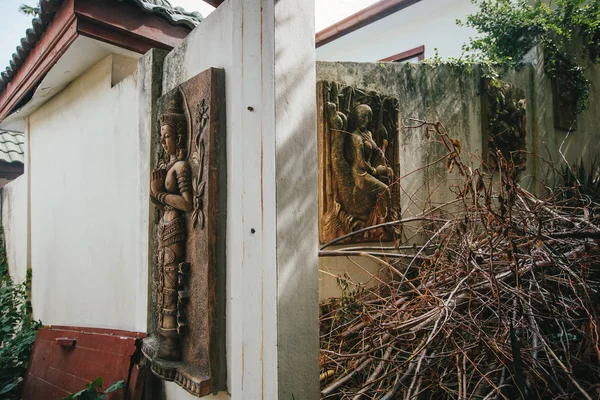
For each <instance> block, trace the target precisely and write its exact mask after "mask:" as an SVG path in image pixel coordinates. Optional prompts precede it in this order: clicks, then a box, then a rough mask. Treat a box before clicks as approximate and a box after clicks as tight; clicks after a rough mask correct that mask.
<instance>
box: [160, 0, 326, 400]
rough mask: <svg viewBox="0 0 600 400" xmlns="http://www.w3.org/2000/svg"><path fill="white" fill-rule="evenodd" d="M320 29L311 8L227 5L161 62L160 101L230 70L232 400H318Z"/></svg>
mask: <svg viewBox="0 0 600 400" xmlns="http://www.w3.org/2000/svg"><path fill="white" fill-rule="evenodd" d="M313 21H314V2H313V1H312V0H306V1H302V2H297V1H291V0H280V1H277V2H263V1H260V0H227V1H225V2H224V3H223V4H221V5H220V6H219V7H218V8H217V9H216V10H215V11H214V12H212V13H211V14H210V15H209V16H208V17H207V18H206V19H205V20H204V21H203V22H202V23H201V24H200V26H198V27H197V28H196V29H195V30H194V31H193V32H192V33H190V35H189V36H188V37H187V38H186V40H185V41H184V42H183V43H182V44H181V46H179V47H177V48H176V49H174V50H173V51H172V52H171V53H170V54H169V55H168V56H167V57H166V59H165V64H164V79H163V93H165V92H167V91H168V90H170V89H172V88H174V87H176V85H178V84H180V83H182V82H184V81H186V80H188V79H189V78H191V77H193V76H194V75H196V74H198V73H200V72H202V71H204V70H205V69H207V68H210V67H218V68H223V69H224V70H225V93H226V100H225V104H226V106H225V107H226V127H227V128H226V130H227V132H226V137H227V139H226V148H227V156H226V157H227V226H226V246H227V253H226V259H227V260H226V264H227V270H226V293H227V304H226V335H227V338H226V350H227V378H228V392H229V394H230V396H231V398H233V399H248V400H255V399H261V398H264V399H277V398H280V399H291V398H295V399H297V400H301V399H310V400H312V399H316V398H317V397H318V391H319V383H318V373H319V365H318V305H317V293H318V290H317V285H318V284H317V281H318V276H317V245H318V244H317V217H316V212H317V204H316V200H317V192H316V189H317V185H316V179H317V171H316V164H317V156H316V137H315V132H316V126H315V96H314V90H315V71H314V52H315V50H314V28H313V25H314V22H313ZM167 394H168V398H169V399H174V398H187V397H186V395H185V394H184V392H183V390H182V389H178V388H177V387H175V386H173V385H172V384H167ZM226 396H227V395H226V394H224V393H222V394H220V398H221V397H222V398H225V397H226ZM211 398H212V397H211Z"/></svg>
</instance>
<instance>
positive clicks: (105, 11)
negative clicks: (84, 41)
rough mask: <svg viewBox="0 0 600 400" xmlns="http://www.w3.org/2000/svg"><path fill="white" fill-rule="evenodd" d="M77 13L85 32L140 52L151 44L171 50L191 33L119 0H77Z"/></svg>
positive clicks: (82, 29) (79, 27)
mask: <svg viewBox="0 0 600 400" xmlns="http://www.w3.org/2000/svg"><path fill="white" fill-rule="evenodd" d="M75 15H76V16H77V30H78V32H80V33H81V34H82V35H84V36H87V37H90V38H92V39H96V40H100V41H102V42H106V43H110V44H114V45H116V46H119V47H123V48H126V49H128V50H132V51H135V52H137V53H140V54H144V53H146V52H147V51H148V50H150V49H151V48H159V49H165V50H171V49H172V48H173V47H175V46H177V45H178V44H179V43H181V41H182V40H183V39H184V38H185V37H186V36H187V35H188V33H190V29H189V28H186V27H184V26H181V25H171V24H169V23H168V22H167V21H165V19H164V18H162V17H160V16H158V15H153V14H149V13H148V12H146V11H144V10H142V9H141V8H139V7H136V6H135V5H133V4H130V3H127V2H123V1H117V0H75Z"/></svg>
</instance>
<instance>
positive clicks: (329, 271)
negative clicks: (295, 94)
mask: <svg viewBox="0 0 600 400" xmlns="http://www.w3.org/2000/svg"><path fill="white" fill-rule="evenodd" d="M418 4H420V3H418ZM538 57H541V56H540V55H538ZM535 61H536V63H534V64H532V65H527V66H525V67H524V68H522V69H520V70H517V71H503V72H502V78H501V79H503V80H505V81H506V82H509V83H512V84H514V85H515V86H517V87H519V88H521V89H523V90H524V92H525V97H526V107H527V150H528V151H529V152H531V154H530V155H528V157H527V166H526V170H525V172H524V173H523V174H522V180H521V184H522V186H523V187H525V188H526V189H529V190H531V191H534V192H538V193H541V192H543V190H544V188H545V187H546V186H547V185H552V184H553V183H558V182H560V180H561V178H560V171H561V169H562V168H565V167H566V166H567V163H569V164H572V163H574V162H575V161H577V160H579V159H583V160H584V162H585V164H586V165H587V166H590V165H591V163H592V161H593V160H594V158H596V157H597V155H598V154H600V131H598V129H597V123H596V116H597V115H598V114H599V113H600V67H599V66H590V67H589V68H588V69H587V70H586V74H587V77H588V79H589V80H590V82H591V85H592V87H591V92H590V104H591V107H590V109H589V110H587V111H586V112H584V113H582V114H581V115H579V116H578V121H577V122H578V124H577V130H575V131H570V132H568V131H564V130H561V129H557V128H555V126H554V109H553V105H552V86H551V80H550V79H549V78H548V77H547V76H546V75H545V73H544V72H543V67H542V64H541V62H542V60H535ZM317 80H318V81H321V80H327V81H334V82H338V83H342V84H344V85H349V86H355V87H357V88H360V89H364V90H367V91H370V90H373V91H376V92H379V93H381V94H384V95H389V96H394V97H396V98H398V100H399V109H400V112H399V126H401V127H403V128H402V129H401V130H400V141H399V143H400V145H399V159H400V175H401V179H400V185H401V196H400V203H401V206H402V218H410V217H413V216H415V215H416V214H418V213H419V212H421V211H422V210H423V209H424V208H426V207H435V206H438V205H440V204H442V203H445V202H447V201H451V200H453V199H455V198H456V197H457V196H456V193H457V190H456V186H457V185H461V184H464V179H462V178H461V176H460V175H459V173H458V172H457V170H456V169H455V170H454V171H453V172H452V173H448V171H447V170H446V168H445V164H444V163H443V162H439V161H438V160H440V158H441V157H443V156H444V155H445V154H446V149H445V148H444V147H443V146H442V145H441V144H440V143H439V138H436V137H435V136H429V137H428V135H427V134H426V132H425V129H424V128H410V126H414V125H418V124H419V123H420V122H419V121H427V122H436V121H440V122H441V123H442V124H444V126H445V127H446V129H447V131H448V134H449V136H450V137H451V138H453V139H457V140H459V141H460V143H461V145H462V149H463V151H462V153H461V156H462V160H463V162H465V163H466V164H467V165H470V166H471V167H472V168H477V167H480V166H481V156H482V151H483V145H484V140H487V139H486V138H484V136H483V132H482V96H481V93H482V86H481V85H482V73H481V70H480V69H479V68H478V67H474V68H473V70H472V71H471V72H467V71H465V70H460V69H456V68H452V67H449V66H440V67H436V68H434V67H431V66H428V65H423V64H420V65H415V64H409V63H356V62H343V63H336V62H318V63H317ZM534 154H535V155H538V156H534ZM436 161H437V162H436ZM405 228H406V232H405V233H407V238H408V239H409V240H408V243H407V244H409V245H410V244H411V243H412V242H415V243H422V242H423V240H426V239H427V238H424V237H421V236H419V235H417V236H414V237H412V238H411V233H412V232H414V228H418V225H413V224H407V225H405ZM372 245H375V246H377V245H378V244H377V243H373V244H372ZM357 263H358V264H359V265H360V266H357ZM319 268H320V271H321V272H320V275H319V276H320V282H319V289H320V298H321V299H326V298H328V297H331V296H339V295H340V294H341V291H340V289H339V287H338V285H337V284H336V282H335V276H341V275H342V274H343V273H348V274H349V275H350V276H352V277H353V278H354V279H356V280H357V281H358V282H360V283H364V284H368V283H369V282H374V280H373V279H372V278H371V276H370V275H369V274H370V273H371V274H372V273H373V272H377V271H379V270H380V267H378V266H376V265H374V264H373V263H371V262H368V261H365V260H364V259H362V260H361V259H358V258H353V259H351V260H350V259H346V258H345V257H324V258H320V259H319ZM365 270H366V271H368V272H366V271H365ZM332 275H334V276H332Z"/></svg>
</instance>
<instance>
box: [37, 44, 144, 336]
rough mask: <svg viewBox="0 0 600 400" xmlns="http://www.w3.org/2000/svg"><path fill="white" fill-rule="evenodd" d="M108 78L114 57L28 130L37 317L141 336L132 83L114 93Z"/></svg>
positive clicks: (72, 88)
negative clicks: (131, 332) (118, 330)
mask: <svg viewBox="0 0 600 400" xmlns="http://www.w3.org/2000/svg"><path fill="white" fill-rule="evenodd" d="M115 60H117V62H120V61H118V59H115ZM121 61H122V60H121ZM113 69H114V65H113V56H112V55H111V56H108V57H107V58H105V59H104V60H102V61H101V62H99V63H98V64H97V65H95V66H94V67H93V68H91V69H90V70H88V71H87V72H85V73H83V74H82V75H81V76H80V77H79V78H77V79H76V80H75V81H73V82H72V83H71V84H70V85H69V86H68V87H67V88H66V89H64V90H63V91H62V92H60V93H59V94H58V95H56V96H55V97H54V98H52V99H51V100H50V101H48V102H47V103H46V104H44V105H43V106H42V107H40V108H39V109H38V110H37V111H35V112H34V113H33V114H32V115H30V117H29V120H28V132H29V137H28V140H29V146H30V147H29V151H30V154H29V171H28V178H29V179H30V188H31V193H30V196H31V200H30V201H31V206H30V207H31V265H32V268H33V277H34V278H33V289H32V301H33V310H34V317H35V318H36V319H40V320H41V321H42V322H43V323H44V324H52V325H71V326H90V327H106V328H113V329H126V330H133V331H142V332H144V331H146V317H147V308H146V307H147V302H146V299H147V285H143V286H141V289H140V286H139V285H137V284H136V283H137V282H138V281H139V280H142V281H144V279H145V280H146V281H147V264H143V265H140V263H139V262H138V260H139V259H138V257H137V255H136V253H137V252H138V251H144V250H143V248H141V246H140V244H141V243H144V244H146V243H147V236H146V237H143V238H141V237H139V232H140V231H141V229H140V226H147V219H146V220H145V221H144V219H143V218H142V217H140V215H139V213H137V212H136V210H138V209H140V208H144V207H146V208H147V199H146V200H145V204H144V203H142V202H141V201H140V199H139V197H138V192H139V187H140V185H141V182H140V178H139V173H138V162H139V160H138V153H139V152H140V151H139V148H138V140H139V139H138V134H137V133H138V98H137V89H136V76H135V75H131V76H129V77H127V78H126V79H124V80H122V81H121V82H120V83H118V84H117V85H115V86H112V85H111V82H112V71H113ZM117 69H118V68H117ZM111 86H112V87H111ZM146 232H147V229H146ZM146 247H147V245H146ZM140 290H142V291H143V293H138V291H140Z"/></svg>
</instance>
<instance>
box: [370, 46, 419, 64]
mask: <svg viewBox="0 0 600 400" xmlns="http://www.w3.org/2000/svg"><path fill="white" fill-rule="evenodd" d="M417 56H418V57H419V58H418V59H419V61H423V58H425V46H419V47H415V48H414V49H410V50H406V51H403V52H402V53H398V54H395V55H393V56H390V57H386V58H384V59H383V60H379V61H392V62H396V61H397V62H399V61H403V60H406V59H409V58H413V57H417Z"/></svg>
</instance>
